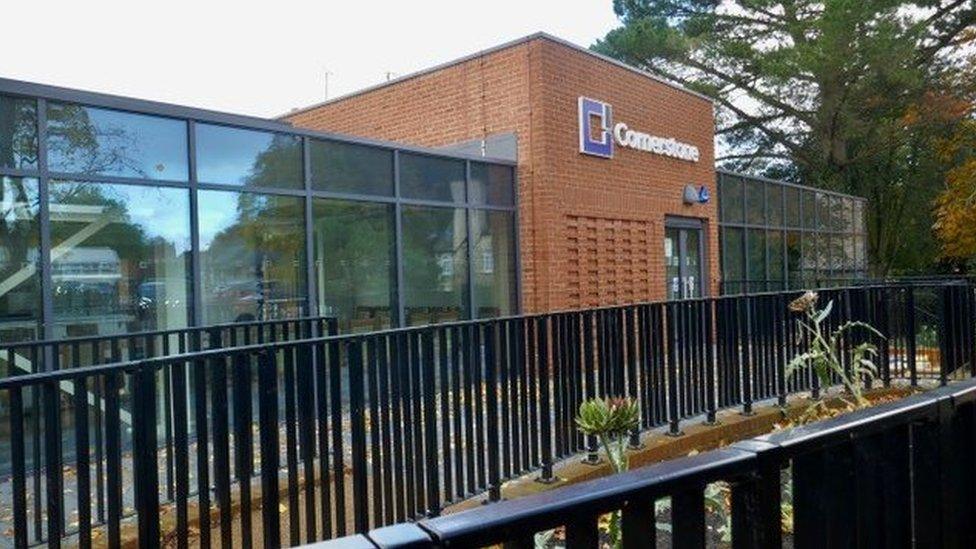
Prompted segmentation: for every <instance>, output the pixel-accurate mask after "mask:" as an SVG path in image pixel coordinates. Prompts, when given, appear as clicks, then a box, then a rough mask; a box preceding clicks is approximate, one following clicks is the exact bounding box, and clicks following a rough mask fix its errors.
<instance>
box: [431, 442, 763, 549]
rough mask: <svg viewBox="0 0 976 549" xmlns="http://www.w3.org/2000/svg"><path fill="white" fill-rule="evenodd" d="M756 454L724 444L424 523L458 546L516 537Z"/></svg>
mask: <svg viewBox="0 0 976 549" xmlns="http://www.w3.org/2000/svg"><path fill="white" fill-rule="evenodd" d="M754 459H755V454H753V453H751V452H747V451H743V450H740V449H737V448H721V449H718V450H715V451H711V452H704V453H701V454H697V455H694V456H688V457H683V458H679V459H675V460H669V461H663V462H661V463H657V464H654V465H650V466H647V467H642V468H640V469H634V470H631V471H626V472H623V473H619V474H615V475H609V476H605V477H602V478H598V479H594V480H591V481H587V482H582V483H579V484H572V485H569V486H566V487H563V488H560V489H558V490H551V491H547V492H542V493H540V494H537V495H533V496H526V497H523V498H517V499H513V500H504V501H501V502H498V503H493V504H492V505H490V506H486V507H482V508H478V509H475V510H472V511H466V512H460V513H453V514H448V515H444V516H441V517H437V518H433V519H429V520H425V521H422V525H423V528H424V529H425V530H427V531H429V532H431V533H432V534H434V536H436V537H437V538H438V539H440V540H442V541H445V542H449V543H450V544H451V545H455V544H456V545H457V546H459V547H468V546H470V547H481V546H484V545H487V544H491V543H493V542H495V541H496V540H498V539H504V538H511V537H517V536H518V535H520V534H523V533H524V532H526V531H533V532H536V531H540V530H546V529H550V528H553V527H555V526H558V525H561V524H565V523H566V519H567V517H571V516H573V515H574V514H576V513H578V512H579V511H580V510H581V509H583V508H585V509H586V514H587V515H593V514H598V513H601V512H610V511H612V510H614V509H619V508H620V506H621V504H623V503H624V502H625V501H627V500H631V499H634V498H635V497H648V498H654V497H662V496H666V495H668V494H670V493H672V492H675V491H680V490H682V489H691V488H697V487H701V486H704V485H705V484H708V483H710V482H714V481H717V480H722V479H725V478H729V477H735V476H738V475H742V474H745V473H747V472H748V471H749V469H750V467H751V466H752V464H753V460H754Z"/></svg>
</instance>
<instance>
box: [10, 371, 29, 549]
mask: <svg viewBox="0 0 976 549" xmlns="http://www.w3.org/2000/svg"><path fill="white" fill-rule="evenodd" d="M8 360H12V359H9V358H8ZM7 394H8V397H9V399H10V473H11V488H12V493H11V500H12V501H11V505H12V507H13V515H14V516H13V525H14V547H16V548H17V549H25V548H26V547H27V538H28V535H27V534H28V529H27V486H26V484H27V465H26V463H25V459H24V458H25V449H24V439H25V436H24V435H25V433H24V397H23V393H22V391H21V388H20V387H14V388H12V389H10V391H9V392H8V393H7Z"/></svg>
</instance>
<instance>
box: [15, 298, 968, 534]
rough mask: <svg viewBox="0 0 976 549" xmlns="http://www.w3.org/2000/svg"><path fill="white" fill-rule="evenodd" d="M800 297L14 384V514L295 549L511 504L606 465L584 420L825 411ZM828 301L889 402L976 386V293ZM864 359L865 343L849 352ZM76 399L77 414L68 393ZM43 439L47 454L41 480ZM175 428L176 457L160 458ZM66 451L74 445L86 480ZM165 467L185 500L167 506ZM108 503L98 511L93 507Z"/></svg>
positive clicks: (475, 327) (62, 528) (835, 321)
mask: <svg viewBox="0 0 976 549" xmlns="http://www.w3.org/2000/svg"><path fill="white" fill-rule="evenodd" d="M796 296H797V294H796V293H769V294H757V295H750V296H725V297H718V298H707V299H695V300H686V301H675V302H662V303H645V304H637V305H629V306H622V307H609V308H601V309H592V310H584V311H571V312H557V313H549V314H541V315H527V316H519V317H511V318H502V319H492V320H480V321H469V322H461V323H454V324H444V325H437V326H426V327H416V328H403V329H395V330H387V331H383V332H375V333H369V334H356V335H348V336H331V337H315V338H310V339H303V340H297V341H263V342H261V343H257V342H252V344H250V345H241V346H237V347H231V348H223V349H212V350H204V351H198V352H192V353H186V354H182V355H176V356H169V357H157V358H148V359H143V360H137V361H130V362H126V363H119V364H110V365H98V366H90V367H82V368H72V369H67V370H60V371H55V372H46V373H39V374H29V375H22V376H14V377H8V378H6V379H3V380H0V400H3V401H5V402H6V403H7V407H8V408H7V409H8V410H9V418H8V419H9V420H8V421H7V422H6V423H7V424H8V425H9V429H10V434H9V441H10V448H9V455H10V460H11V464H12V475H11V477H10V482H11V486H10V489H9V491H6V492H4V491H3V490H2V489H0V494H2V493H9V494H11V496H10V497H11V498H12V502H11V508H12V510H13V513H12V515H13V522H14V524H13V532H14V534H15V538H16V539H15V541H16V545H17V546H26V545H29V544H34V543H40V542H44V541H47V542H48V543H52V544H56V543H57V542H58V541H59V540H61V539H62V538H67V539H70V540H72V541H74V540H75V539H77V541H78V542H79V543H80V544H81V545H82V546H87V545H89V544H90V541H91V539H92V538H93V536H94V537H98V538H99V539H105V540H107V541H108V543H109V544H110V545H115V544H118V543H120V541H121V540H122V539H123V535H124V530H125V529H126V528H130V527H131V528H137V530H136V531H135V534H137V535H138V539H139V541H140V542H141V543H142V544H143V545H146V546H153V545H156V544H158V543H159V542H160V539H161V536H163V537H164V539H165V540H168V542H169V541H171V542H173V543H174V544H175V545H177V546H186V545H187V544H189V543H191V542H192V543H193V544H199V545H201V546H205V547H206V546H210V545H212V544H214V543H216V538H220V544H221V545H222V546H224V547H230V546H242V547H248V546H251V545H252V544H262V543H263V544H264V545H267V546H277V545H279V544H282V545H288V544H290V545H297V544H300V543H305V542H311V541H316V540H320V539H328V538H332V537H338V536H343V535H345V534H347V533H350V532H366V531H368V530H370V529H371V528H376V527H378V526H383V525H387V524H393V523H397V522H402V521H405V520H411V519H417V518H422V517H426V516H434V515H438V514H439V513H440V511H441V510H442V509H443V508H444V507H445V506H447V505H449V504H451V503H453V502H457V501H460V500H464V499H467V498H469V497H472V496H475V495H478V494H481V493H487V497H488V499H489V500H491V501H494V500H498V499H499V496H500V489H501V484H502V482H504V481H505V480H506V479H511V478H514V477H517V476H520V475H523V474H526V473H529V472H532V471H540V476H541V478H542V480H549V479H551V478H552V467H553V464H554V463H555V462H556V461H558V460H560V459H563V458H565V457H568V456H571V455H573V454H576V453H580V452H591V453H593V452H596V441H594V440H592V439H587V438H586V437H583V436H581V435H580V434H579V433H578V432H577V430H576V428H575V425H574V422H573V417H574V415H575V412H576V410H577V408H578V406H579V404H580V403H581V402H582V401H583V400H585V399H587V398H592V397H595V396H608V395H629V396H632V397H635V398H637V399H638V401H639V403H640V407H641V411H642V416H641V427H640V429H641V430H646V429H651V428H655V427H659V426H665V425H666V426H668V429H669V430H670V431H671V432H672V433H675V434H677V433H679V432H680V429H681V425H682V423H683V422H686V421H688V420H690V419H692V418H695V417H697V416H702V417H704V418H705V419H714V417H715V414H716V412H717V411H719V410H721V409H728V408H737V407H741V408H742V409H743V410H745V411H749V410H751V408H752V406H753V404H754V403H755V402H758V401H762V400H766V399H779V400H780V401H783V400H785V398H786V397H787V395H789V394H792V393H797V392H805V391H813V392H814V393H816V392H818V391H819V390H820V387H819V386H818V380H817V377H816V376H814V375H812V373H811V372H810V371H802V370H801V371H800V372H798V373H797V374H796V375H794V376H792V377H790V378H787V376H786V375H785V364H786V363H787V361H788V360H789V359H790V358H791V357H793V356H795V355H796V354H797V353H800V352H803V351H804V350H805V349H806V346H807V342H806V340H805V338H804V337H802V335H801V334H800V331H799V330H798V328H797V324H796V322H795V320H796V317H795V316H791V314H790V313H789V312H788V310H787V304H788V303H789V301H790V300H792V299H793V298H795V297H796ZM821 300H822V303H825V302H826V300H833V301H834V302H835V304H834V307H833V312H832V313H831V315H830V317H829V318H828V320H827V324H828V325H829V326H837V325H839V324H841V323H842V322H845V321H847V320H863V321H866V322H869V323H871V324H873V325H874V326H876V327H877V328H878V329H879V330H880V331H881V332H882V333H883V334H885V336H886V337H885V338H883V339H882V338H875V339H874V341H875V343H877V344H878V345H879V347H880V349H881V356H880V373H881V375H880V376H879V379H878V383H883V384H888V383H891V382H892V381H893V380H895V379H904V380H906V382H910V383H913V384H914V383H918V381H919V380H920V379H923V378H931V379H933V380H938V381H941V382H943V383H945V382H946V381H948V380H949V379H951V378H953V377H963V376H965V377H968V376H970V375H972V373H973V367H974V361H973V359H974V333H973V332H974V330H976V287H974V286H973V285H972V284H970V283H968V282H966V281H958V282H954V281H940V282H937V283H918V284H915V283H911V284H885V285H878V286H860V287H852V288H834V289H830V290H824V291H823V292H822V294H821ZM868 337H869V334H867V333H852V334H851V336H850V340H849V341H847V344H850V345H853V344H857V343H859V342H861V341H864V340H865V338H868ZM162 382H165V383H168V385H169V387H170V390H169V393H168V394H166V393H163V394H161V393H160V391H158V390H157V387H158V386H159V385H160V383H162ZM65 383H68V384H71V385H72V386H73V387H74V391H73V394H72V396H71V398H67V399H66V398H64V393H63V392H62V391H60V390H59V385H60V384H65ZM96 391H97V392H98V394H99V395H100V398H101V399H102V400H101V401H100V402H99V403H98V404H96V405H94V406H93V405H92V400H91V399H89V398H88V395H91V394H93V393H94V392H96ZM29 402H35V403H39V406H31V405H29V404H28V403H29ZM62 411H65V412H66V415H67V417H65V414H62V413H61V412H62ZM122 413H130V414H131V415H132V425H131V428H125V429H123V425H122V422H121V420H120V417H121V414H122ZM99 416H101V417H102V421H101V422H100V423H98V424H96V423H94V422H93V421H92V418H93V417H99ZM32 420H33V421H34V427H33V428H34V429H39V432H40V433H41V440H43V442H44V443H43V444H42V445H41V447H40V449H39V451H38V450H35V451H34V452H33V456H32V459H28V458H27V455H28V452H27V451H28V448H27V447H26V444H25V441H27V440H28V437H25V428H26V426H27V425H29V424H30V423H31V421H32ZM167 422H168V423H167ZM38 423H39V424H40V425H38ZM163 423H167V424H170V425H172V438H171V439H167V440H166V441H165V443H164V444H163V445H162V447H163V450H162V452H161V450H160V447H161V445H160V441H159V439H160V433H159V428H160V425H161V424H163ZM62 433H63V434H64V435H65V436H66V437H70V438H73V439H74V440H75V442H76V444H75V445H76V447H77V452H76V455H75V456H72V458H73V459H67V458H66V456H65V455H64V453H63V452H62V447H61V443H62ZM638 436H639V433H638V432H635V433H634V434H633V438H634V441H635V442H636V441H637V439H638ZM93 441H94V443H93ZM93 451H94V452H95V453H96V456H100V459H101V460H103V461H104V474H103V469H102V468H101V464H96V463H94V462H93V460H92V453H93ZM168 452H171V453H172V455H173V468H174V474H173V484H174V491H173V497H172V498H170V497H169V496H168V494H167V493H166V492H165V491H161V490H160V484H161V482H160V477H161V476H162V474H161V471H163V470H164V467H163V466H162V465H161V463H160V453H164V454H167V455H168ZM98 460H99V458H98V457H96V459H95V461H98ZM66 470H70V474H69V473H66V472H65V471H66ZM32 476H33V478H34V481H35V482H34V484H33V486H28V482H27V480H28V479H29V478H31V477H32ZM93 481H94V482H95V483H96V484H97V483H100V482H104V486H105V487H104V489H103V490H101V491H99V490H96V491H95V492H93V491H92V489H91V487H92V483H93ZM67 485H70V490H65V489H64V488H65V487H66V486H67ZM29 503H31V504H33V506H34V507H35V508H37V509H38V511H34V512H35V513H38V514H39V513H40V512H43V513H44V514H45V515H46V517H49V518H51V517H62V519H64V518H71V520H68V521H65V520H54V519H51V520H43V521H39V520H37V519H36V516H37V515H34V522H33V525H32V526H33V527H32V528H29V527H28V525H29V524H30V520H29V518H31V516H30V513H29V512H30V511H31V510H32V509H31V507H29V505H28V504H29ZM211 506H213V507H214V511H213V512H211ZM130 508H131V509H130ZM252 509H253V513H252V512H250V510H252ZM93 510H94V512H93ZM242 510H243V511H242ZM73 524H76V525H77V526H72V525H73ZM45 525H46V527H43V526H45ZM66 526H67V527H66ZM102 536H104V538H102Z"/></svg>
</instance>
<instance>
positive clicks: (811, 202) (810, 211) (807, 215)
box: [802, 191, 817, 229]
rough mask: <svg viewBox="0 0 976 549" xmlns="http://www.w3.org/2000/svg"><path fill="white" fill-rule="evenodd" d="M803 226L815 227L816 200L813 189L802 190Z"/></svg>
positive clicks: (806, 227)
mask: <svg viewBox="0 0 976 549" xmlns="http://www.w3.org/2000/svg"><path fill="white" fill-rule="evenodd" d="M802 205H803V228H804V229H816V228H817V201H816V198H815V195H814V193H813V191H803V204H802Z"/></svg>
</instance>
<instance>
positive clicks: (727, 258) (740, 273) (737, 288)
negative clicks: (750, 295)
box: [721, 227, 745, 294]
mask: <svg viewBox="0 0 976 549" xmlns="http://www.w3.org/2000/svg"><path fill="white" fill-rule="evenodd" d="M742 235H743V233H742V229H735V228H731V227H725V228H723V229H722V234H721V236H722V271H723V272H722V279H723V281H724V282H725V287H726V290H725V291H726V292H727V293H732V294H737V293H742V291H743V289H744V287H743V285H742V281H743V280H745V247H744V246H743V243H742Z"/></svg>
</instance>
